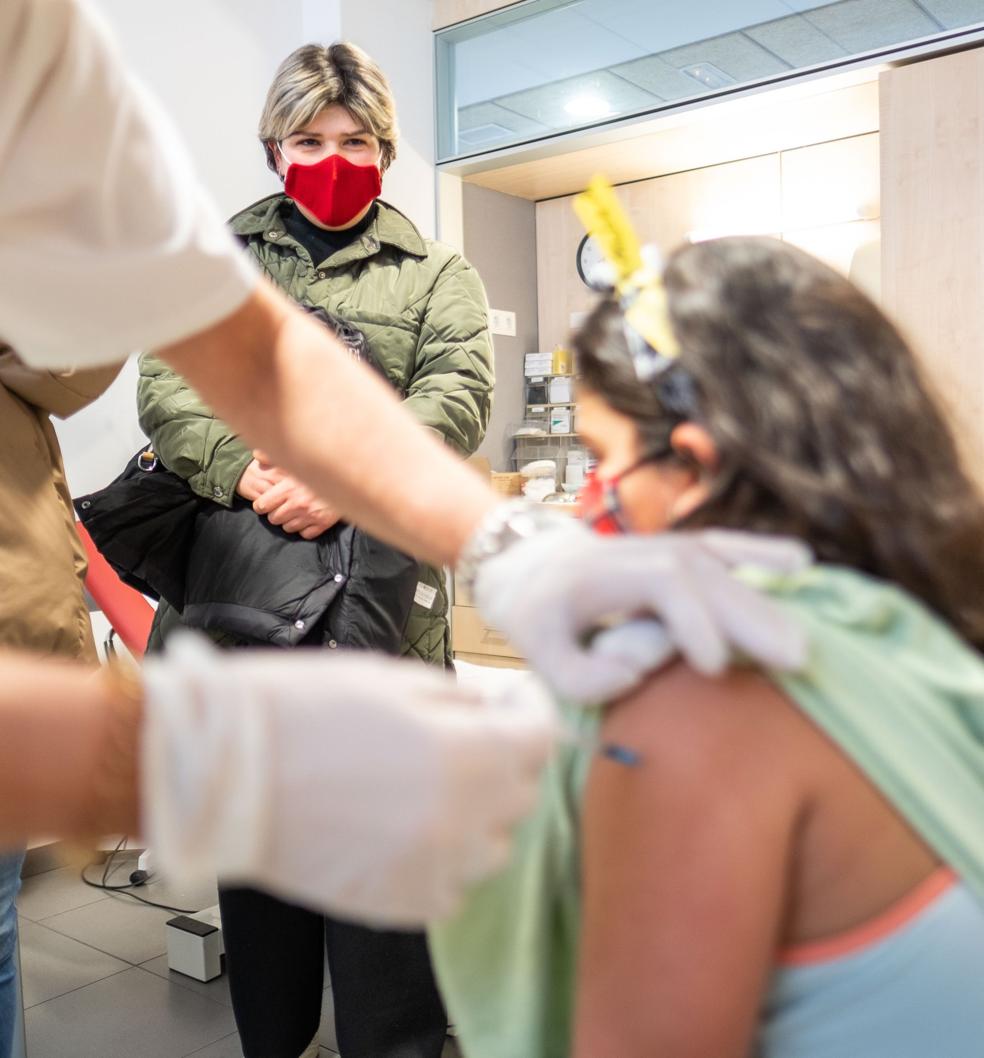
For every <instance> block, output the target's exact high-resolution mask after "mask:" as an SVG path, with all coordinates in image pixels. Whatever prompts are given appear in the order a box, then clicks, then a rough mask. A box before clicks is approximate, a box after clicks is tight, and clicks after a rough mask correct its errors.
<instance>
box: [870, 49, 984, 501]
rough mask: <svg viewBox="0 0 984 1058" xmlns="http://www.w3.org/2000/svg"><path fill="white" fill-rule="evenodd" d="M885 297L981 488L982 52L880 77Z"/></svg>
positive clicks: (983, 301)
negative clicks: (943, 405) (931, 383)
mask: <svg viewBox="0 0 984 1058" xmlns="http://www.w3.org/2000/svg"><path fill="white" fill-rule="evenodd" d="M881 127H882V211H883V212H882V229H883V237H882V290H883V299H884V302H885V305H886V307H887V308H888V309H889V310H890V311H891V312H892V313H893V314H894V315H895V317H896V319H897V320H898V321H899V322H900V323H901V324H902V327H903V329H904V330H905V331H906V333H907V334H908V336H909V337H910V338H911V339H912V340H913V342H914V343H915V345H916V348H917V350H918V351H919V353H920V355H921V356H922V357H923V359H924V362H925V363H926V364H927V366H928V369H929V374H930V376H931V378H932V380H933V381H934V382H935V385H936V388H937V389H938V390H939V392H940V393H941V394H942V396H943V398H944V400H946V402H947V403H948V405H949V406H950V410H951V414H952V415H953V417H954V422H955V425H956V428H957V432H958V435H959V437H960V439H961V443H962V446H963V448H964V450H965V453H966V455H967V457H968V464H969V466H970V467H971V469H972V470H974V472H975V473H976V474H977V475H978V478H979V480H982V481H984V473H982V471H981V469H980V468H981V466H982V464H984V355H982V352H981V345H982V341H984V49H974V50H971V51H965V52H960V53H958V54H955V55H948V56H945V57H942V58H937V59H930V60H927V61H926V62H921V63H916V64H914V65H912V66H906V67H902V68H900V69H897V70H891V71H889V72H887V73H884V74H882V77H881Z"/></svg>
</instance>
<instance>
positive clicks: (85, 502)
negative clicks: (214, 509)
mask: <svg viewBox="0 0 984 1058" xmlns="http://www.w3.org/2000/svg"><path fill="white" fill-rule="evenodd" d="M79 506H80V507H81V508H82V510H83V511H87V510H88V509H89V508H90V507H91V506H92V500H83V501H82V502H81V503H80V504H79ZM339 579H340V578H339V577H336V578H335V580H339Z"/></svg>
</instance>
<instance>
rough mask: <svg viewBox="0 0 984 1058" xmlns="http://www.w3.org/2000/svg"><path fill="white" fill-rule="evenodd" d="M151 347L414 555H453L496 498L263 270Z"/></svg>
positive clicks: (223, 410)
mask: <svg viewBox="0 0 984 1058" xmlns="http://www.w3.org/2000/svg"><path fill="white" fill-rule="evenodd" d="M157 352H158V355H159V356H160V357H162V358H163V359H164V360H167V361H168V362H169V363H170V364H171V365H172V366H173V367H174V368H175V369H176V370H177V371H178V372H179V373H180V374H181V375H182V376H184V378H186V379H187V380H188V381H189V382H190V383H191V385H192V386H193V387H194V388H195V389H196V390H197V391H198V392H199V393H201V395H202V396H203V397H204V398H205V399H206V400H207V401H208V403H209V404H210V405H211V406H212V408H214V409H215V411H216V412H217V413H218V415H219V416H220V417H221V418H222V419H224V420H225V421H226V422H228V423H230V424H231V425H232V426H233V427H234V428H235V429H236V431H237V432H238V433H240V434H241V435H242V436H243V437H244V438H245V439H246V440H247V441H248V442H249V443H250V445H251V446H252V447H255V448H261V449H263V451H264V452H265V453H267V454H268V456H269V457H270V459H271V460H272V461H273V462H275V463H276V464H277V465H278V466H282V467H284V468H285V469H287V470H288V471H290V472H291V473H292V474H294V475H295V476H296V477H298V478H299V479H300V480H301V481H303V482H304V483H305V484H306V485H308V486H309V487H310V488H311V489H312V491H313V492H315V493H316V494H317V495H318V496H321V497H323V498H324V499H325V500H326V501H328V502H329V503H330V504H331V505H332V506H333V507H334V508H336V509H337V510H339V511H341V512H342V513H343V515H344V516H345V517H346V518H348V519H350V520H351V521H353V522H355V523H356V524H357V525H359V526H360V527H362V528H363V529H365V530H367V531H368V532H370V533H372V534H373V535H375V536H378V537H380V538H381V539H383V540H386V541H388V542H389V543H391V544H394V545H395V546H397V547H400V548H402V549H403V550H405V551H408V552H410V553H411V554H413V555H414V556H416V557H417V558H421V559H424V560H427V561H430V562H433V563H435V564H452V563H454V562H455V561H456V560H457V558H458V556H459V555H460V553H461V551H462V549H463V547H464V545H465V543H466V542H467V540H468V539H469V537H470V536H471V535H472V533H473V532H474V531H475V529H476V528H477V526H478V523H479V522H480V521H481V520H482V518H483V517H484V516H485V515H486V514H487V513H488V512H489V511H490V510H491V509H492V508H493V507H494V506H495V505H496V504H497V503H498V502H499V500H498V499H497V497H496V495H495V493H493V492H492V490H491V489H490V488H489V487H488V486H487V485H486V484H485V483H484V482H483V481H482V480H481V478H480V477H479V476H478V475H477V474H475V473H474V471H472V470H471V469H470V468H468V467H466V466H465V464H464V463H463V462H462V461H461V460H460V459H458V458H457V457H455V456H454V455H452V454H451V453H450V452H448V451H447V449H446V448H445V447H444V446H443V445H442V444H441V443H440V442H439V441H438V440H437V439H436V438H435V437H434V436H432V435H431V434H430V433H429V432H428V431H426V430H424V429H423V428H422V427H420V426H419V425H418V424H417V423H415V422H414V421H413V419H412V418H411V416H410V415H409V414H408V412H406V411H405V410H404V409H403V408H402V407H401V405H400V402H399V400H398V399H397V397H396V396H395V394H394V393H393V392H392V390H391V389H390V388H389V387H388V386H387V385H386V384H385V383H384V382H383V381H382V380H381V379H379V378H377V377H376V376H375V375H374V374H373V373H372V372H371V371H369V370H368V369H367V368H366V367H364V366H363V365H361V364H358V363H356V362H355V361H353V360H352V359H351V357H350V356H349V355H348V353H347V352H346V351H345V349H344V348H343V347H342V345H341V343H339V342H338V341H337V340H336V339H335V338H334V336H332V335H331V334H330V333H329V332H328V331H327V330H326V328H325V327H323V326H322V325H321V324H319V323H317V322H316V321H314V320H312V319H310V318H309V317H308V316H307V314H306V313H304V312H301V311H300V310H299V309H297V308H295V307H294V306H292V305H291V304H290V303H289V302H288V301H287V300H286V298H284V297H283V296H282V295H281V294H280V293H279V292H277V291H275V290H274V288H273V287H272V286H270V285H269V284H268V283H266V282H263V283H261V284H260V285H259V286H258V287H257V289H256V291H255V292H254V293H253V294H252V295H251V296H250V297H249V299H248V300H247V301H246V303H245V304H244V305H243V306H242V308H240V309H239V310H237V311H236V312H234V313H233V314H232V315H231V316H229V317H227V318H226V319H224V320H222V321H220V322H219V323H218V324H216V325H214V326H213V327H211V328H209V329H208V330H206V331H203V332H200V333H199V334H196V335H193V336H192V337H191V338H188V339H185V340H184V341H181V342H178V343H176V344H174V345H171V346H168V347H166V348H164V349H160V350H158V351H157Z"/></svg>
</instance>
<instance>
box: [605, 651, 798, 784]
mask: <svg viewBox="0 0 984 1058" xmlns="http://www.w3.org/2000/svg"><path fill="white" fill-rule="evenodd" d="M815 738H816V735H815V733H814V732H813V730H812V728H811V727H810V725H809V724H808V722H807V721H806V720H805V718H804V717H803V716H802V715H801V714H800V712H799V710H798V709H797V708H796V706H795V705H794V704H793V703H792V702H790V700H789V699H788V698H787V697H786V696H785V695H784V694H783V693H782V691H780V690H779V689H778V688H777V687H776V686H775V685H774V684H773V683H771V682H770V681H769V680H768V679H767V678H766V677H765V676H764V675H762V674H761V673H760V672H758V671H757V670H754V669H750V668H733V669H730V670H729V671H728V672H726V673H725V674H723V675H722V676H719V677H707V676H702V675H700V674H699V673H697V672H696V671H694V670H693V669H691V668H690V667H689V666H687V665H686V664H684V663H683V662H678V663H677V664H674V665H672V666H670V667H669V668H667V669H664V670H662V671H661V672H659V673H657V674H655V675H654V676H652V677H651V678H650V679H649V680H647V682H646V683H645V684H644V685H643V686H641V687H640V688H638V689H637V690H636V691H634V692H632V693H631V694H630V695H628V696H627V697H625V698H623V699H621V700H620V701H618V702H616V703H615V704H614V705H613V706H612V707H611V708H610V709H609V710H608V712H607V714H606V717H605V721H604V725H603V740H604V741H605V742H606V743H614V744H616V745H619V746H625V747H627V748H629V749H631V750H633V751H634V752H635V753H637V754H638V755H639V757H640V758H641V759H643V760H644V761H646V762H649V763H653V764H657V765H658V768H653V769H649V768H647V769H645V770H646V771H647V772H649V773H651V774H652V773H654V772H656V771H658V772H660V773H661V774H662V775H663V776H664V777H669V776H671V775H673V776H676V777H677V778H679V779H684V778H687V779H690V780H692V781H698V782H704V781H706V780H707V779H711V780H713V783H712V785H713V786H717V785H718V783H719V782H721V781H727V783H728V785H729V788H730V789H732V790H734V789H735V783H736V782H737V783H740V784H741V785H743V786H744V785H745V784H746V783H748V784H753V785H759V786H761V785H762V784H763V779H765V778H766V776H763V774H762V769H763V766H764V765H765V764H768V776H767V778H768V780H769V784H771V785H773V786H774V785H776V784H779V783H790V782H794V783H795V782H796V781H797V780H798V779H799V778H800V777H802V775H803V770H802V764H803V754H804V752H805V751H806V752H808V746H809V744H810V743H811V742H812V741H813V740H814V739H815ZM794 757H795V760H794V759H793V758H794Z"/></svg>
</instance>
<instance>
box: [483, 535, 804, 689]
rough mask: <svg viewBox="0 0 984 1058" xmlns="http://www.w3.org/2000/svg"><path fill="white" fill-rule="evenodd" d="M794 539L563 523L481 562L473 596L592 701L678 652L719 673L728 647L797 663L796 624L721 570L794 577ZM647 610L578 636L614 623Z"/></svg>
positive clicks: (553, 677) (769, 660)
mask: <svg viewBox="0 0 984 1058" xmlns="http://www.w3.org/2000/svg"><path fill="white" fill-rule="evenodd" d="M810 561H811V554H810V551H809V549H808V548H807V547H805V546H804V545H803V544H801V543H799V542H798V541H794V540H790V539H785V538H780V537H766V536H758V535H753V534H750V533H737V532H730V531H725V530H702V531H698V532H672V533H662V534H658V535H652V536H633V535H627V536H619V537H613V536H599V535H598V534H596V533H593V532H591V531H590V530H589V529H586V528H585V527H584V526H582V525H580V524H579V523H576V522H570V521H567V520H565V523H564V524H563V525H560V524H558V526H557V528H555V529H547V530H542V531H540V532H537V533H535V534H533V535H532V536H530V537H529V538H527V539H524V540H519V541H517V542H514V543H512V544H511V545H510V546H509V547H507V548H505V549H504V550H503V551H501V552H500V553H499V554H497V555H495V556H493V557H491V558H487V559H485V560H484V561H483V562H482V563H481V565H480V566H479V568H478V572H477V576H476V578H475V601H476V603H477V605H478V608H479V609H480V610H481V612H482V614H483V615H484V616H485V618H486V620H487V621H489V623H490V624H492V625H493V626H494V627H496V628H498V629H500V630H501V631H503V632H505V633H506V634H507V635H508V636H509V638H510V639H511V640H512V642H513V643H514V644H515V645H516V646H517V647H518V648H519V649H520V650H521V651H522V652H523V653H524V654H525V655H526V657H527V658H528V659H529V661H530V663H531V664H532V665H533V667H534V668H536V669H537V670H538V671H539V673H540V674H541V675H542V676H543V677H544V678H545V679H546V680H547V681H548V682H549V683H550V684H551V685H552V686H553V687H554V688H555V689H556V690H557V691H558V692H559V693H560V694H562V695H563V696H564V697H566V698H568V699H570V700H571V701H575V702H584V703H588V704H591V703H595V704H597V703H599V702H604V701H608V700H610V699H612V698H615V697H618V696H619V695H620V694H623V693H625V692H626V691H628V690H630V689H631V688H632V687H634V686H635V685H636V684H637V683H638V682H639V681H640V680H641V679H642V678H643V677H644V676H645V675H646V674H647V673H648V672H651V671H653V670H654V669H656V668H659V667H660V666H661V665H662V664H663V663H665V662H666V661H667V660H668V659H669V658H670V657H672V656H674V655H675V654H676V653H677V651H679V652H680V653H681V654H682V655H683V656H684V657H685V658H686V660H687V661H688V662H689V663H690V664H691V665H692V666H693V667H694V668H695V669H697V670H698V671H700V672H703V673H706V674H710V675H713V674H717V673H719V672H721V671H722V670H723V669H724V668H725V666H726V665H727V664H728V661H729V659H730V657H731V654H732V650H733V649H737V650H740V651H742V652H743V653H744V654H746V655H748V656H749V657H751V658H753V659H755V660H756V661H760V662H762V663H763V664H765V665H767V666H768V667H771V668H778V669H796V668H800V667H802V665H803V664H804V662H805V658H806V641H805V636H804V634H803V632H802V630H801V629H800V628H799V626H797V625H793V624H791V623H790V621H789V619H788V617H787V616H786V615H785V614H784V613H783V612H782V610H781V609H780V608H779V607H778V606H777V605H776V604H775V603H774V602H772V600H770V599H768V598H767V597H766V596H765V595H763V594H761V593H760V592H758V591H756V590H755V589H754V588H751V587H749V586H748V585H746V584H743V583H742V582H741V581H739V580H737V579H736V578H735V577H733V576H732V575H731V573H730V569H731V567H733V566H739V565H745V564H748V565H755V566H760V567H765V568H767V569H772V570H776V571H779V572H795V571H796V570H798V569H802V568H804V567H805V566H807V565H809V563H810ZM640 614H651V615H653V617H655V618H657V619H658V622H659V623H658V624H657V623H656V622H655V621H640V620H631V621H629V623H628V624H627V625H626V626H625V627H624V628H620V627H618V626H617V625H615V626H614V627H611V628H606V630H604V631H602V632H601V633H600V634H598V635H596V636H595V637H594V638H593V639H591V640H590V642H586V637H587V636H588V635H589V633H591V632H592V631H593V630H596V629H597V628H598V627H599V626H601V625H603V624H605V623H606V622H609V621H611V620H612V619H613V618H614V619H619V618H620V619H621V620H622V621H625V620H626V619H627V618H637V617H638V615H640Z"/></svg>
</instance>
